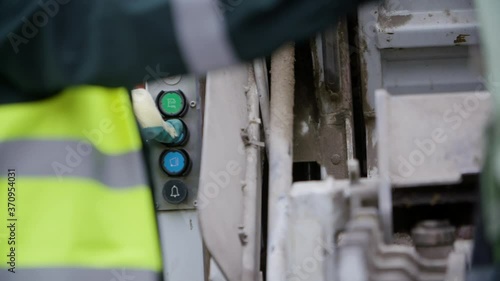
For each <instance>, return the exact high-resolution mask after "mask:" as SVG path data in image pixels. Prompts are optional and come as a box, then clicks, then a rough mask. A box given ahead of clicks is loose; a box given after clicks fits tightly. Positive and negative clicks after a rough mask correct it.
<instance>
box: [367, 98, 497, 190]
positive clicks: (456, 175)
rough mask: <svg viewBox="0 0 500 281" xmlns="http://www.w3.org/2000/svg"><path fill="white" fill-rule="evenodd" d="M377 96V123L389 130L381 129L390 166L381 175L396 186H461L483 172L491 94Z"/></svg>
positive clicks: (384, 154) (382, 147) (382, 150)
mask: <svg viewBox="0 0 500 281" xmlns="http://www.w3.org/2000/svg"><path fill="white" fill-rule="evenodd" d="M376 95H377V109H380V110H379V111H378V112H377V121H378V122H379V123H378V124H377V125H378V126H379V128H384V129H383V130H382V129H380V130H378V131H377V134H378V139H379V140H381V141H380V150H379V156H378V157H379V159H380V160H381V162H384V163H387V164H386V165H385V166H381V167H379V168H380V174H381V177H384V178H389V180H390V184H391V186H392V187H393V188H398V187H415V186H425V185H444V184H454V183H460V182H461V181H462V177H463V176H464V175H470V174H472V175H473V174H478V173H479V171H480V169H481V166H482V162H483V148H484V147H483V132H484V130H485V128H486V125H487V122H488V119H489V117H490V113H491V111H492V108H491V107H492V105H491V104H492V102H491V95H490V94H489V93H487V92H467V93H460V94H459V93H446V94H432V95H429V94H423V95H405V96H392V95H390V94H389V93H388V92H387V91H386V90H378V91H377V93H376ZM381 124H384V125H383V126H381ZM382 160H383V161H382Z"/></svg>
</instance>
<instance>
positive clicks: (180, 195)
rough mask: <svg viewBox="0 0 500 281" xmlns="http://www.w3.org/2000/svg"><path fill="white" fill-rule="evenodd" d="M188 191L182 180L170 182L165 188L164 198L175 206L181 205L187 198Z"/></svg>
mask: <svg viewBox="0 0 500 281" xmlns="http://www.w3.org/2000/svg"><path fill="white" fill-rule="evenodd" d="M187 194H188V189H187V186H186V184H184V183H183V182H182V181H180V180H170V181H168V182H167V183H165V185H164V186H163V198H165V200H166V201H167V202H168V203H170V204H174V205H179V204H181V203H182V202H184V201H185V200H186V198H187Z"/></svg>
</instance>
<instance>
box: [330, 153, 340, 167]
mask: <svg viewBox="0 0 500 281" xmlns="http://www.w3.org/2000/svg"><path fill="white" fill-rule="evenodd" d="M331 160H332V163H333V165H338V164H340V162H341V161H342V158H341V157H340V155H338V154H334V155H333V156H332V159H331Z"/></svg>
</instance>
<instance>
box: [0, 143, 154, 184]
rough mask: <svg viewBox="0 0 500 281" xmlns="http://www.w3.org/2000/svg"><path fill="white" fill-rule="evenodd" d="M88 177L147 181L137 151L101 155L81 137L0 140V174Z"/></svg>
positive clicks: (105, 181) (106, 181)
mask: <svg viewBox="0 0 500 281" xmlns="http://www.w3.org/2000/svg"><path fill="white" fill-rule="evenodd" d="M8 169H16V173H17V174H18V175H19V176H34V177H56V178H58V179H59V180H61V181H64V179H70V178H90V179H94V180H96V181H99V182H101V183H103V184H105V185H107V186H109V187H114V188H126V187H134V186H138V185H145V184H147V178H146V174H145V169H144V161H143V157H142V154H141V152H140V151H136V152H130V153H127V154H123V155H105V154H103V153H101V152H100V151H99V150H97V149H96V148H95V147H93V146H91V145H90V143H88V142H85V141H59V140H17V141H8V142H0V176H6V175H7V172H8Z"/></svg>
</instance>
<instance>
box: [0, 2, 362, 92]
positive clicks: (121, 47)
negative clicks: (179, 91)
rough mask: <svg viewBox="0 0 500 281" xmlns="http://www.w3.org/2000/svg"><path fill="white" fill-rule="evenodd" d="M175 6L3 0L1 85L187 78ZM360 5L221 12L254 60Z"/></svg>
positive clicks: (245, 6) (49, 88) (237, 43)
mask: <svg viewBox="0 0 500 281" xmlns="http://www.w3.org/2000/svg"><path fill="white" fill-rule="evenodd" d="M170 1H171V0H140V1H137V0H42V1H39V0H23V1H13V0H0V83H2V81H3V83H7V84H9V86H10V87H14V88H17V89H20V90H21V91H23V92H26V93H37V92H54V91H58V90H60V89H63V88H65V87H68V86H71V85H80V84H93V85H102V86H108V87H115V86H126V87H131V86H133V85H136V84H138V83H141V82H143V81H144V80H148V79H155V78H157V77H160V76H166V75H174V74H180V73H185V72H186V71H187V68H186V65H185V62H184V61H183V58H182V56H181V52H180V49H179V46H178V43H177V42H176V39H175V38H176V36H175V34H174V26H173V25H174V24H175V23H173V22H172V18H173V17H172V15H171V7H170V4H169V3H170ZM357 1H358V0H224V1H222V0H221V2H220V4H221V5H220V8H221V9H222V12H223V13H222V14H223V15H224V17H225V24H226V29H227V32H228V33H229V34H228V37H229V38H230V41H231V44H232V45H233V48H234V50H235V53H236V54H237V56H239V58H240V59H241V60H250V59H253V58H255V57H259V56H263V55H269V54H270V52H272V51H273V50H274V49H275V48H277V47H279V46H280V45H281V44H283V43H284V42H285V41H291V40H301V39H306V38H308V37H310V36H312V35H313V34H314V33H315V32H318V31H319V30H321V29H323V28H325V27H327V26H328V25H329V24H331V23H333V22H335V20H336V19H337V18H338V16H339V15H343V14H345V13H346V12H347V11H349V10H350V11H353V10H354V8H355V7H356V5H357ZM192 20H193V21H196V18H193V19H192Z"/></svg>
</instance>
